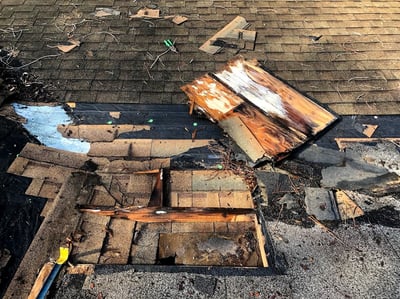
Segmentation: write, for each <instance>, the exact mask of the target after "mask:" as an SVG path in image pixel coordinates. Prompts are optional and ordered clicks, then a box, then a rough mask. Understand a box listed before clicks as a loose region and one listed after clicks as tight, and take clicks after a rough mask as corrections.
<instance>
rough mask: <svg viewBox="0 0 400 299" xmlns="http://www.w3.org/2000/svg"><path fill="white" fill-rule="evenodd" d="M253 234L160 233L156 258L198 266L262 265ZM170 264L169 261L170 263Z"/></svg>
mask: <svg viewBox="0 0 400 299" xmlns="http://www.w3.org/2000/svg"><path fill="white" fill-rule="evenodd" d="M257 251H258V250H257V239H256V237H255V235H254V232H251V231H248V232H247V233H245V234H237V233H219V234H215V233H195V234H194V233H173V234H160V240H159V248H158V259H159V260H161V261H162V260H166V259H172V260H173V261H172V262H173V263H174V264H179V265H201V266H211V265H213V266H226V265H229V266H245V267H257V266H261V265H262V264H261V263H260V258H259V255H258V254H257ZM170 262H171V261H170Z"/></svg>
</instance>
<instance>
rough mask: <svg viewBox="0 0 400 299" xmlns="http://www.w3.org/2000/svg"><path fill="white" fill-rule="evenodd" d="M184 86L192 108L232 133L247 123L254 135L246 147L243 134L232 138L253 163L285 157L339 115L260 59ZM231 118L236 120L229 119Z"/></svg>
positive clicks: (234, 62) (240, 60)
mask: <svg viewBox="0 0 400 299" xmlns="http://www.w3.org/2000/svg"><path fill="white" fill-rule="evenodd" d="M182 90H183V91H184V92H185V93H186V94H187V95H188V97H189V99H190V101H191V110H193V109H194V110H199V111H201V112H202V113H204V114H206V115H207V116H208V117H209V118H210V119H211V120H213V121H217V122H219V123H220V124H221V126H222V127H224V129H225V130H226V131H228V132H229V131H230V132H231V133H232V132H234V131H235V130H233V129H230V126H234V127H235V128H240V127H241V126H242V127H243V128H244V127H246V129H245V130H244V131H245V133H246V135H249V133H251V135H252V136H253V137H250V138H249V139H246V141H249V142H248V144H250V145H248V146H245V145H244V142H243V140H242V137H239V136H237V135H238V134H236V135H235V134H234V133H232V136H231V137H232V138H233V139H234V140H235V141H237V143H238V144H240V145H241V146H242V147H243V149H244V151H245V152H246V153H248V154H249V155H250V158H251V160H252V161H253V162H257V161H260V160H263V159H264V158H267V159H270V160H280V159H282V158H284V157H285V156H287V155H288V154H289V153H290V152H291V151H293V150H294V149H295V148H297V147H299V146H300V145H302V144H303V143H305V142H306V141H307V140H309V139H310V138H312V137H313V136H315V135H316V134H318V133H320V132H321V131H322V130H323V129H325V128H326V127H327V126H329V125H330V124H331V123H333V122H334V121H335V120H336V119H337V117H336V116H335V115H333V114H332V113H331V112H329V111H327V110H326V109H324V108H322V107H321V106H320V105H318V104H317V103H315V102H314V101H312V100H311V99H310V98H308V97H306V96H304V95H302V94H301V93H299V92H298V91H296V90H294V89H293V88H292V87H290V86H288V85H287V84H285V83H284V82H282V81H281V80H279V79H277V78H276V77H274V76H272V75H271V74H270V73H268V72H266V71H265V70H264V69H262V68H261V66H260V65H259V64H258V62H257V61H247V60H244V59H243V58H241V57H237V58H235V59H233V60H232V61H230V62H229V63H228V64H227V66H226V67H225V68H224V69H223V70H221V71H218V72H215V73H213V74H211V75H205V76H203V77H200V78H198V79H196V80H194V81H193V82H192V83H189V84H186V85H184V86H183V87H182ZM227 119H236V122H233V123H232V122H231V123H229V122H227V121H226V120H227ZM250 142H251V143H250ZM251 147H254V148H255V150H250V148H251ZM261 148H262V153H261V150H260V149H261Z"/></svg>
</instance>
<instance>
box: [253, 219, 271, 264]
mask: <svg viewBox="0 0 400 299" xmlns="http://www.w3.org/2000/svg"><path fill="white" fill-rule="evenodd" d="M253 219H254V226H255V228H256V234H257V241H258V246H259V249H260V255H261V261H262V264H263V267H268V266H269V265H268V258H267V254H266V252H265V236H264V234H263V232H262V228H261V225H260V223H258V219H257V216H255V215H254V218H253Z"/></svg>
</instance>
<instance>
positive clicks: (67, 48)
mask: <svg viewBox="0 0 400 299" xmlns="http://www.w3.org/2000/svg"><path fill="white" fill-rule="evenodd" d="M76 47H77V45H68V46H66V45H58V46H56V48H57V49H59V50H60V51H62V52H64V53H68V52H70V51H72V50H73V49H75V48H76Z"/></svg>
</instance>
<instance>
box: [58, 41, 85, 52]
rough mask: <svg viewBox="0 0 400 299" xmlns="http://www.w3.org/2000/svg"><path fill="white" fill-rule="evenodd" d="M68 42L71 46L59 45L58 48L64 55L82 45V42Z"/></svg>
mask: <svg viewBox="0 0 400 299" xmlns="http://www.w3.org/2000/svg"><path fill="white" fill-rule="evenodd" d="M68 42H69V43H70V45H57V46H56V48H57V49H59V50H60V51H62V52H64V53H68V52H70V51H72V50H73V49H75V48H76V47H79V46H80V45H81V42H80V41H79V40H76V39H70V40H69V41H68Z"/></svg>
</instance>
